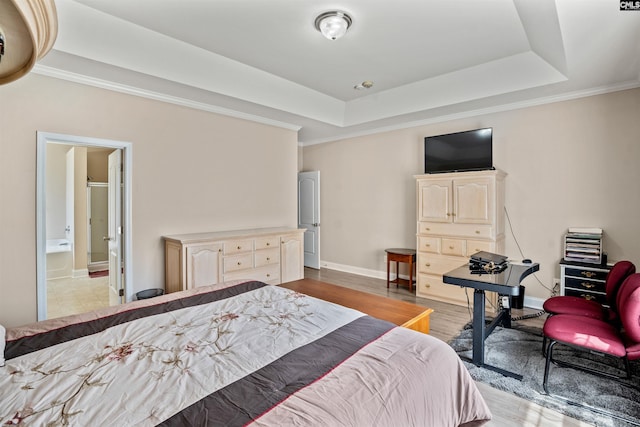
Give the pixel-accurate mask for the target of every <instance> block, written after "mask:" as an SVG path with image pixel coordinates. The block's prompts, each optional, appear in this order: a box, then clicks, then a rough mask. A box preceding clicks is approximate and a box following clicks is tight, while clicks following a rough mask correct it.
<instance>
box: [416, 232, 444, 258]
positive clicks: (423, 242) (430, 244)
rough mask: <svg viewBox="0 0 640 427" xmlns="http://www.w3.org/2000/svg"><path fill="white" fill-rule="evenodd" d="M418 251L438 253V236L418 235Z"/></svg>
mask: <svg viewBox="0 0 640 427" xmlns="http://www.w3.org/2000/svg"><path fill="white" fill-rule="evenodd" d="M418 251H422V252H430V253H434V254H439V253H440V238H439V237H427V236H418Z"/></svg>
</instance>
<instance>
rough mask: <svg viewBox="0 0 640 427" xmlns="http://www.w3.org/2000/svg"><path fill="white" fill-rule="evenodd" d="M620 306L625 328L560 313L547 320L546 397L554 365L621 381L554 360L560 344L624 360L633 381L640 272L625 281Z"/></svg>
mask: <svg viewBox="0 0 640 427" xmlns="http://www.w3.org/2000/svg"><path fill="white" fill-rule="evenodd" d="M617 303H618V314H619V319H620V321H621V323H622V329H620V328H618V327H616V326H614V325H612V324H611V323H609V322H606V321H604V320H601V319H594V318H589V317H583V316H577V315H573V314H557V315H554V316H551V317H549V318H548V319H547V320H546V321H545V323H544V328H543V335H544V338H545V340H546V339H548V340H549V345H548V346H547V348H546V355H547V356H546V364H545V369H544V381H543V387H544V390H545V392H546V393H547V394H548V393H549V390H548V386H547V382H548V379H549V372H550V369H549V368H550V364H551V362H553V363H555V364H557V365H559V366H569V367H573V368H576V369H580V370H583V371H587V372H590V373H593V374H598V375H603V376H608V377H613V378H619V377H618V376H616V375H614V374H610V373H606V372H601V371H596V370H593V369H589V368H586V367H584V366H580V365H579V364H574V363H569V362H567V361H560V360H556V359H554V358H553V349H554V347H555V346H556V345H557V344H561V345H568V346H571V347H573V348H577V349H582V350H585V351H591V352H596V353H601V354H603V355H606V356H611V357H613V358H619V359H621V360H622V361H623V364H624V368H625V370H626V377H627V378H631V369H630V366H629V361H630V360H637V359H640V273H635V274H632V275H630V276H629V277H627V279H625V281H624V282H623V284H622V286H621V287H620V290H619V292H618V298H617ZM622 378H624V377H622Z"/></svg>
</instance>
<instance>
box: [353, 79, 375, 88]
mask: <svg viewBox="0 0 640 427" xmlns="http://www.w3.org/2000/svg"><path fill="white" fill-rule="evenodd" d="M372 87H373V82H372V81H371V80H365V81H363V82H362V83H358V84H357V85H355V86H354V87H353V88H354V89H355V90H363V89H371V88H372Z"/></svg>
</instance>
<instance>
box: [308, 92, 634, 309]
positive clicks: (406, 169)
mask: <svg viewBox="0 0 640 427" xmlns="http://www.w3.org/2000/svg"><path fill="white" fill-rule="evenodd" d="M638 118H640V89H634V90H627V91H622V92H616V93H611V94H606V95H600V96H593V97H588V98H581V99H577V100H572V101H565V102H558V103H554V104H547V105H543V106H538V107H531V108H525V109H518V110H513V111H509V112H502V113H495V114H487V115H482V116H478V117H473V118H468V119H461V120H455V121H450V122H445V123H439V124H434V125H428V126H420V127H415V128H411V129H405V130H398V131H393V132H385V133H378V134H375V135H370V136H363V137H359V138H350V139H346V140H342V141H337V142H333V143H327V144H320V145H314V146H309V147H304V148H303V169H304V170H320V171H321V180H322V182H321V186H320V188H321V223H322V237H321V242H322V247H321V257H322V260H323V261H324V262H325V264H329V265H332V264H334V267H335V266H336V265H337V267H338V268H340V269H345V270H352V271H364V272H366V273H370V274H376V273H378V274H379V273H381V272H384V271H386V266H385V264H384V262H383V260H384V257H383V255H384V248H388V247H413V248H415V245H416V243H415V224H416V208H415V182H414V179H413V175H415V174H420V173H422V172H423V167H424V166H423V158H422V156H423V147H422V146H423V140H424V137H425V136H428V135H438V134H443V133H449V132H456V131H461V130H467V129H473V128H480V127H493V132H494V164H495V166H496V167H497V168H499V169H502V170H504V171H505V172H507V174H508V176H507V178H506V208H507V211H508V214H509V217H510V218H511V223H512V226H513V232H514V234H515V238H516V239H517V241H518V243H519V244H520V247H521V248H522V251H523V252H524V256H526V257H527V258H532V259H533V260H534V261H536V262H539V263H540V272H539V273H537V277H538V278H539V279H540V280H541V281H542V282H543V283H545V284H546V285H547V286H549V287H550V286H551V284H552V279H553V278H554V277H559V274H560V272H559V266H558V262H559V260H560V258H561V257H562V236H563V234H564V233H565V232H566V229H567V227H570V226H592V227H602V228H604V230H605V236H606V237H605V243H604V244H605V250H606V251H607V252H608V254H609V258H610V259H612V260H620V259H623V258H626V259H630V260H632V261H633V262H635V263H636V264H638V265H639V266H640V225H639V218H640V217H639V215H638V212H640V190H638V188H637V187H638V183H639V182H640V167H638V163H639V160H640V120H638ZM506 252H507V253H506V254H507V255H508V256H510V257H511V258H513V259H516V260H520V259H522V255H521V254H520V252H519V250H518V248H517V245H516V240H515V239H514V235H513V234H512V233H511V232H510V231H509V228H508V227H507V232H506ZM524 284H525V285H526V286H527V291H526V295H527V297H534V298H545V297H547V296H548V294H549V292H548V291H546V290H545V289H544V288H543V287H542V286H541V285H540V284H538V282H537V281H536V279H535V278H533V277H532V278H529V279H527V280H526V281H525V282H524Z"/></svg>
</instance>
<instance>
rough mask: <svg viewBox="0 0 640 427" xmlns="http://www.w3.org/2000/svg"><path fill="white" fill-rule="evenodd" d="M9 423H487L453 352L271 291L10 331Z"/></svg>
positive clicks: (200, 297)
mask: <svg viewBox="0 0 640 427" xmlns="http://www.w3.org/2000/svg"><path fill="white" fill-rule="evenodd" d="M5 358H6V364H5V366H4V367H2V368H0V423H1V424H2V425H29V426H44V425H71V426H89V425H92V426H93V425H100V426H109V425H113V426H128V425H135V426H155V425H160V426H222V425H224V426H244V425H250V426H286V425H318V426H437V427H447V426H465V427H471V426H480V425H483V424H484V423H486V422H487V421H488V420H489V419H490V418H491V414H490V412H489V409H488V408H487V406H486V404H485V402H484V400H483V399H482V397H481V396H480V394H479V392H478V390H477V388H476V386H475V383H474V382H473V380H472V379H471V377H470V376H469V374H468V372H467V370H466V368H465V367H464V366H463V365H462V363H461V362H460V360H459V358H458V357H457V356H456V354H455V352H454V351H453V350H452V349H451V348H450V347H449V346H448V345H446V344H445V343H444V342H442V341H440V340H438V339H436V338H433V337H430V336H428V335H425V334H421V333H418V332H415V331H412V330H409V329H405V328H402V327H397V326H395V325H393V324H391V323H388V322H386V321H383V320H379V319H376V318H373V317H370V316H367V315H365V314H363V313H361V312H359V311H355V310H352V309H348V308H346V307H342V306H340V305H336V304H333V303H329V302H326V301H323V300H320V299H316V298H312V297H310V296H307V295H303V294H300V293H297V292H294V291H291V290H288V289H284V288H281V287H278V286H271V285H266V284H264V283H262V282H256V281H249V282H243V281H239V282H232V283H227V284H224V285H221V286H215V287H203V288H197V289H195V290H189V291H183V292H177V293H172V294H169V295H164V296H160V297H156V298H152V299H148V300H142V301H134V302H131V303H127V304H123V305H121V306H116V307H110V308H108V309H103V310H99V311H95V312H91V313H85V314H82V315H76V316H68V317H65V318H60V319H51V320H47V321H44V322H38V323H34V324H32V325H28V326H24V327H19V328H9V329H7V331H6V348H5Z"/></svg>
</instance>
